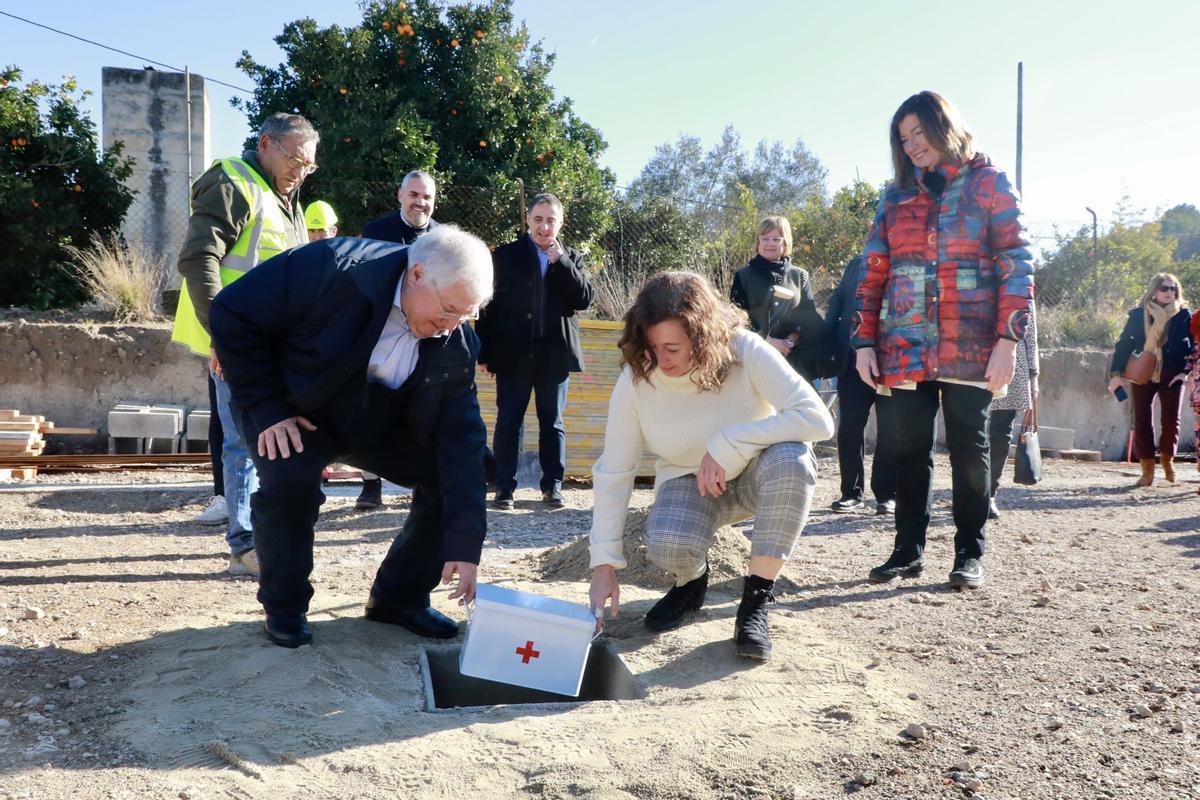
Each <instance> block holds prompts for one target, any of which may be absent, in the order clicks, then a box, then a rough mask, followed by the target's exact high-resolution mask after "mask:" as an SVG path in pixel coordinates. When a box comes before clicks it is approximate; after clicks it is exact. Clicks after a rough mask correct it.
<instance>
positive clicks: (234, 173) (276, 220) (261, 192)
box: [171, 158, 294, 356]
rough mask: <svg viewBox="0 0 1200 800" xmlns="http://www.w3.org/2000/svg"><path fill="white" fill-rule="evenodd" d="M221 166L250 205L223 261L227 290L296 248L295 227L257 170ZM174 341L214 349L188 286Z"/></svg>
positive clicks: (227, 162)
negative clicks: (290, 238)
mask: <svg viewBox="0 0 1200 800" xmlns="http://www.w3.org/2000/svg"><path fill="white" fill-rule="evenodd" d="M218 164H219V165H220V166H221V169H222V170H223V171H224V172H225V175H226V176H227V177H228V178H229V179H230V180H231V181H233V185H234V186H236V187H237V189H238V191H239V192H241V193H242V197H243V198H245V200H246V204H247V205H249V206H250V219H249V221H248V222H247V224H246V226H245V227H243V228H242V232H241V235H239V236H238V239H237V241H236V242H234V243H233V247H231V248H229V252H227V253H226V254H225V257H224V258H222V259H221V286H222V287H225V286H228V285H229V284H231V283H233V282H234V281H236V280H237V279H238V278H240V277H242V276H243V275H245V274H246V273H247V272H249V271H250V270H251V269H252V268H253V267H254V266H255V265H256V264H258V263H259V262H261V261H266V260H267V259H268V258H271V257H272V256H275V255H278V254H279V253H282V252H283V251H284V250H288V249H290V248H291V247H293V245H292V244H290V243H289V242H288V231H289V230H292V229H293V227H294V226H293V224H292V221H291V220H290V219H288V218H287V217H285V216H284V215H283V211H282V210H281V209H280V208H279V204H278V203H276V202H275V198H274V197H273V196H272V191H271V186H270V184H268V183H267V182H266V180H265V179H263V177H262V176H261V175H259V174H258V172H257V171H256V170H255V169H254V168H253V167H251V166H250V165H249V164H247V163H246V162H245V161H244V160H242V159H240V158H220V159H217V160H216V161H214V162H213V165H214V166H216V165H218ZM293 232H294V231H293ZM171 341H174V342H179V343H180V344H183V345H186V346H187V347H188V349H190V350H191V351H192V352H193V353H196V354H197V355H201V356H207V355H209V352H210V350H211V349H212V342H211V340H210V339H209V336H208V331H206V330H204V327H203V326H202V325H201V324H200V320H199V319H198V318H197V317H196V309H195V308H194V307H193V306H192V298H191V296H190V295H189V294H188V290H187V286H186V285H185V286H184V287H183V289H182V291H180V292H179V307H178V309H177V310H176V312H175V327H174V328H173V329H172V331H171Z"/></svg>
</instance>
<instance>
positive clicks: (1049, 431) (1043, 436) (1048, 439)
mask: <svg viewBox="0 0 1200 800" xmlns="http://www.w3.org/2000/svg"><path fill="white" fill-rule="evenodd" d="M1038 446H1039V447H1041V448H1042V449H1043V450H1074V449H1075V431H1074V430H1073V429H1071V428H1051V427H1049V426H1048V425H1039V426H1038Z"/></svg>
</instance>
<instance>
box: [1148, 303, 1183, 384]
mask: <svg viewBox="0 0 1200 800" xmlns="http://www.w3.org/2000/svg"><path fill="white" fill-rule="evenodd" d="M1180 308H1182V305H1181V304H1180V302H1179V298H1178V296H1176V298H1175V299H1174V300H1172V301H1171V302H1170V303H1167V304H1166V305H1165V306H1163V305H1159V304H1158V303H1156V302H1154V300H1147V301H1146V304H1145V305H1144V306H1142V309H1143V316H1144V317H1145V323H1146V344H1145V345H1144V346H1143V348H1142V349H1143V350H1144V351H1145V352H1147V353H1154V358H1155V362H1154V376H1153V378H1152V379H1151V380H1153V381H1154V382H1155V383H1158V381H1159V378H1161V377H1162V362H1163V358H1162V348H1163V342H1165V341H1166V338H1167V324H1168V323H1170V321H1171V320H1172V319H1173V318H1174V317H1175V315H1176V314H1178V313H1179V309H1180Z"/></svg>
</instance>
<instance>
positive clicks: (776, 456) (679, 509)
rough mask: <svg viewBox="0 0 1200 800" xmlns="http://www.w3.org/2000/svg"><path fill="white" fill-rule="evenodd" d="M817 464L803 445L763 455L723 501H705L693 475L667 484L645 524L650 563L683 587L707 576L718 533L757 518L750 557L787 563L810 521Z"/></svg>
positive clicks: (781, 447) (732, 483)
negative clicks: (705, 573) (706, 571)
mask: <svg viewBox="0 0 1200 800" xmlns="http://www.w3.org/2000/svg"><path fill="white" fill-rule="evenodd" d="M816 482H817V462H816V459H814V458H813V454H812V450H810V449H809V447H808V445H806V444H804V443H803V442H782V443H780V444H774V445H771V446H770V447H768V448H767V449H766V450H763V451H762V452H761V453H759V454H758V455H757V456H756V457H755V458H754V460H753V461H751V462H750V463H749V465H747V467H746V469H745V470H744V471H742V473H741V474H740V475H738V476H737V477H736V478H734V479H733V480H731V481H729V482H728V483H727V484H726V489H725V493H724V494H722V495H721V496H720V497H701V496H700V491H699V489H697V488H696V476H695V475H683V476H681V477H678V478H672V479H671V480H669V481H667V482H666V483H664V484H663V485H662V486H661V487H660V488H659V491H658V497H657V499H656V500H655V501H654V505H653V506H652V507H651V508H650V514H649V516H648V518H647V519H646V548H647V551H648V553H647V554H648V555H649V557H650V560H651V561H653V562H654V563H655V564H657V565H658V566H660V567H662V568H663V569H664V570H666V571H667V572H669V573H671V574H672V575H674V576H675V582H676V585H678V586H682V585H683V584H685V583H687V582H688V581H691V580H695V579H696V578H698V577H700V576H701V575H702V574H703V573H704V565H705V563H706V561H707V554H708V548H709V547H711V546H712V543H713V538H714V537H715V536H716V533H717V528H720V527H721V526H722V525H730V524H732V523H734V522H739V521H741V520H744V519H747V518H749V517H754V532H753V535H752V536H751V546H750V555H751V556H767V557H769V558H782V559H785V560H786V559H787V558H789V557H790V556H791V554H792V548H794V547H795V546H796V541H797V540H798V539H799V538H800V534H801V532H802V531H803V530H804V524H805V523H806V522H807V521H808V510H809V507H810V506H811V505H812V495H813V486H814V485H815V484H816Z"/></svg>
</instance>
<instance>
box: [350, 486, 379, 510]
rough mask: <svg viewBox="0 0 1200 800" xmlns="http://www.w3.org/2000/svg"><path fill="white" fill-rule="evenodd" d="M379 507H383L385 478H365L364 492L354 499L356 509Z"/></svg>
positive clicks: (374, 508)
mask: <svg viewBox="0 0 1200 800" xmlns="http://www.w3.org/2000/svg"><path fill="white" fill-rule="evenodd" d="M378 508H383V480H382V479H381V478H376V479H375V480H373V481H371V480H365V479H364V480H363V484H362V492H361V493H359V495H358V499H357V500H355V501H354V509H355V510H356V511H374V510H376V509H378Z"/></svg>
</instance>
